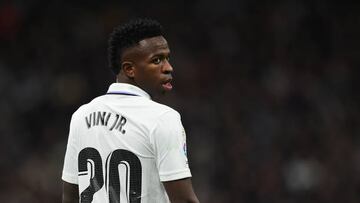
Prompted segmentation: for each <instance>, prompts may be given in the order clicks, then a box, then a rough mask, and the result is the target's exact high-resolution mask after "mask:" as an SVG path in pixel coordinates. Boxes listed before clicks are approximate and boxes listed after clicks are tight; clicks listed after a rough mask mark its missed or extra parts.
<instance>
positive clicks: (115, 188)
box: [78, 147, 141, 203]
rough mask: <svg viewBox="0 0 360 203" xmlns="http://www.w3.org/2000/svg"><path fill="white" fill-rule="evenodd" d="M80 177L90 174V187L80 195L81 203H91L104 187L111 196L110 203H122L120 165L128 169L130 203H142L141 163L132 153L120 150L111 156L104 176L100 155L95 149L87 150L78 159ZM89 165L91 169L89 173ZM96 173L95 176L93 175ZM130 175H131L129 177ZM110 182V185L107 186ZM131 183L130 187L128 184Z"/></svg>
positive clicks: (81, 152)
mask: <svg viewBox="0 0 360 203" xmlns="http://www.w3.org/2000/svg"><path fill="white" fill-rule="evenodd" d="M78 160H79V162H78V164H79V175H85V174H88V173H89V172H90V185H89V187H87V188H86V189H85V190H84V191H82V192H81V194H80V200H81V201H80V202H81V203H91V202H92V200H93V196H94V194H95V193H96V192H97V191H99V190H100V189H101V188H102V187H103V186H104V181H105V189H106V192H107V193H108V195H109V203H119V202H120V176H119V167H118V166H119V165H120V164H123V165H124V166H125V167H126V173H127V174H126V176H125V177H126V179H127V178H129V181H128V180H125V182H126V185H125V186H124V187H126V190H125V191H129V194H128V195H126V196H128V197H129V201H130V203H140V201H141V163H140V160H139V158H138V157H137V156H136V155H135V154H134V153H132V152H130V151H127V150H124V149H118V150H115V151H113V152H112V153H110V154H109V156H108V157H107V159H106V165H105V169H106V171H105V173H106V172H107V171H108V172H109V174H108V175H107V174H105V176H104V175H103V164H102V160H101V156H100V153H99V152H98V151H97V150H96V149H95V148H91V147H88V148H85V149H83V150H81V151H80V153H79V157H78ZM88 163H89V165H90V167H91V169H90V170H89V171H88ZM92 173H94V174H92ZM128 174H129V175H128ZM107 181H109V184H107ZM127 183H129V185H128V184H127ZM107 185H108V187H107Z"/></svg>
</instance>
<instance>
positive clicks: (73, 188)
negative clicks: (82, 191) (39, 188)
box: [62, 181, 79, 203]
mask: <svg viewBox="0 0 360 203" xmlns="http://www.w3.org/2000/svg"><path fill="white" fill-rule="evenodd" d="M78 202H79V189H78V185H75V184H71V183H68V182H65V181H63V195H62V203H78Z"/></svg>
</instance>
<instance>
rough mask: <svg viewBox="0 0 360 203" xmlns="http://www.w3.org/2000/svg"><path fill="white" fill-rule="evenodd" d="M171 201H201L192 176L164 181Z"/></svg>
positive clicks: (177, 202) (190, 202) (195, 202)
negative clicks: (194, 187) (192, 181)
mask: <svg viewBox="0 0 360 203" xmlns="http://www.w3.org/2000/svg"><path fill="white" fill-rule="evenodd" d="M163 184H164V187H165V189H166V192H167V194H168V196H169V199H170V201H171V203H199V200H198V199H197V197H196V195H195V193H194V190H193V187H192V184H191V179H190V178H184V179H180V180H174V181H167V182H163Z"/></svg>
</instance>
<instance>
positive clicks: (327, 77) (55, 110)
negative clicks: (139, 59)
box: [0, 0, 360, 203]
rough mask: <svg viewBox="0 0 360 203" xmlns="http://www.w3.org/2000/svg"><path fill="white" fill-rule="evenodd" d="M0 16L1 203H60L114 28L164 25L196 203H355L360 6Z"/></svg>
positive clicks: (71, 10)
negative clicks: (76, 135)
mask: <svg viewBox="0 0 360 203" xmlns="http://www.w3.org/2000/svg"><path fill="white" fill-rule="evenodd" d="M331 2H332V3H330V2H327V3H324V2H322V1H303V2H301V1H296V0H289V1H271V2H267V3H266V2H263V3H260V2H257V1H250V0H242V1H238V0H226V1H215V0H210V1H209V0H194V1H189V0H184V1H164V0H161V1H158V2H153V1H129V2H121V1H45V0H32V1H21V0H14V1H8V0H4V1H1V2H0V93H1V97H0V98H1V99H0V116H1V120H0V134H1V142H0V156H1V158H0V166H1V168H0V173H1V174H2V176H1V178H0V202H7V203H13V202H14V203H15V202H34V203H35V202H36V203H41V202H60V200H61V170H62V164H63V157H64V152H65V147H66V141H67V133H68V127H69V126H68V125H69V122H70V118H71V114H72V113H73V112H74V111H75V110H76V109H77V108H78V107H79V106H80V105H82V104H84V103H87V102H89V101H90V100H91V99H92V98H94V97H96V96H98V95H102V94H104V92H105V91H106V90H107V88H108V85H109V84H111V83H112V82H114V76H113V75H112V73H111V71H110V69H109V68H108V63H107V56H106V54H107V39H108V35H109V33H110V32H111V31H112V29H113V27H114V26H116V25H118V24H121V23H123V22H125V21H127V20H128V19H130V18H133V17H144V16H145V17H152V18H155V19H157V20H158V21H160V22H161V23H162V24H163V26H164V28H165V32H166V38H167V39H168V41H169V44H170V48H171V50H172V59H171V60H172V61H171V62H172V65H173V67H174V70H175V72H174V77H175V81H174V91H173V92H172V93H170V94H169V95H168V96H167V97H165V98H164V99H162V100H161V102H163V103H165V104H167V105H169V106H171V107H173V108H174V109H176V110H178V111H179V112H180V113H181V115H182V120H183V124H184V127H185V129H186V132H187V141H188V148H189V159H190V167H191V169H192V173H193V184H194V188H195V190H196V193H197V194H198V196H199V199H200V200H202V202H204V203H223V202H224V203H228V202H246V203H303V202H307V203H343V202H344V203H345V202H346V203H355V202H360V137H359V135H360V131H359V130H360V127H359V126H360V117H359V113H360V106H359V104H360V103H359V102H360V97H359V93H357V92H358V90H357V88H356V87H359V80H358V77H359V76H360V74H359V73H360V69H359V65H360V51H359V47H360V46H359V45H360V40H359V39H358V37H359V36H360V14H359V12H358V11H359V9H360V4H355V3H348V2H347V1H346V0H345V1H341V3H340V2H337V3H336V2H334V1H331Z"/></svg>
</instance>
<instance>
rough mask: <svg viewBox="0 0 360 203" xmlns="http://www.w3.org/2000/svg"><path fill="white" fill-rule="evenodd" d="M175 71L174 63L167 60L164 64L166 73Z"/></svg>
mask: <svg viewBox="0 0 360 203" xmlns="http://www.w3.org/2000/svg"><path fill="white" fill-rule="evenodd" d="M173 71H174V69H173V67H172V65H171V64H170V62H169V61H168V60H165V63H164V66H163V72H164V73H165V74H169V73H172V72H173Z"/></svg>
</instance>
